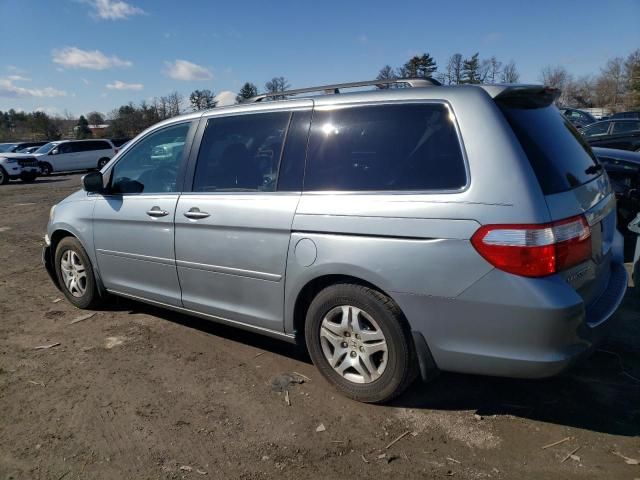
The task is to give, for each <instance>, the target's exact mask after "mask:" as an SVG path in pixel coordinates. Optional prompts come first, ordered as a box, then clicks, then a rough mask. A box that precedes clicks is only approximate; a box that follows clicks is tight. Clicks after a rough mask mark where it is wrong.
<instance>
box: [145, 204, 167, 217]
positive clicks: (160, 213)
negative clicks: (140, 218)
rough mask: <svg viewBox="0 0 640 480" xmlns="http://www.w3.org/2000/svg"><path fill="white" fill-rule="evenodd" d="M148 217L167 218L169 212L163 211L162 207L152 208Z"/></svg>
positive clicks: (148, 211)
mask: <svg viewBox="0 0 640 480" xmlns="http://www.w3.org/2000/svg"><path fill="white" fill-rule="evenodd" d="M147 215H149V216H150V217H154V218H159V217H166V216H167V215H169V212H167V211H166V210H162V209H161V208H160V207H151V210H147Z"/></svg>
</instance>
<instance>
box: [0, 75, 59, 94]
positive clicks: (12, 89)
mask: <svg viewBox="0 0 640 480" xmlns="http://www.w3.org/2000/svg"><path fill="white" fill-rule="evenodd" d="M66 95H67V92H65V91H63V90H58V89H57V88H53V87H45V88H25V87H21V86H19V85H14V83H13V81H12V80H11V79H10V78H0V97H5V98H19V97H38V98H43V97H64V96H66Z"/></svg>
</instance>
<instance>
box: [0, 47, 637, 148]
mask: <svg viewBox="0 0 640 480" xmlns="http://www.w3.org/2000/svg"><path fill="white" fill-rule="evenodd" d="M426 77H430V78H434V79H436V80H438V81H439V82H440V83H442V84H445V85H463V84H482V83H484V84H495V83H517V82H519V81H520V74H519V72H518V68H517V66H516V63H515V61H513V60H509V61H508V62H503V61H501V60H499V59H498V58H496V57H495V56H491V57H488V58H482V57H480V53H479V52H475V53H473V54H471V55H468V56H464V55H462V54H461V53H454V54H453V55H451V56H450V57H449V58H448V59H447V61H446V63H445V64H444V66H443V67H439V66H438V64H437V62H436V60H435V58H434V57H432V56H431V55H430V54H429V53H427V52H425V53H422V54H418V55H413V56H412V57H411V58H409V59H408V60H407V61H406V62H405V63H404V64H402V65H400V66H399V67H395V68H394V67H392V66H391V65H385V66H384V67H382V68H381V69H380V70H379V71H378V75H377V77H376V79H377V80H383V81H392V80H396V79H402V78H426ZM539 81H540V82H541V83H543V84H545V85H548V86H551V87H554V88H558V89H560V90H561V91H562V94H561V96H560V99H559V100H558V103H559V104H561V105H566V106H573V107H578V108H589V107H601V108H603V109H605V110H606V111H609V112H616V111H622V110H632V109H640V49H638V50H635V51H634V52H632V53H630V54H629V55H628V56H627V57H624V58H623V57H615V58H612V59H610V60H608V61H607V62H606V64H605V65H604V66H603V67H602V68H601V69H600V72H598V73H597V74H594V75H586V76H580V77H574V76H573V75H572V74H571V73H570V72H569V71H568V70H567V69H566V68H565V67H563V66H547V67H544V68H543V69H542V71H541V72H540V77H539ZM389 87H390V85H389V84H382V83H381V84H380V85H379V88H389ZM289 88H290V84H289V81H288V80H287V79H286V78H285V77H283V76H279V77H274V78H272V79H271V80H269V81H267V82H266V83H265V84H264V87H263V89H262V91H263V92H265V93H279V92H284V91H285V90H288V89H289ZM259 93H260V92H259V89H258V87H257V85H256V84H255V83H252V82H245V83H244V84H243V85H242V87H241V88H240V90H239V91H238V93H237V95H236V97H235V101H236V102H237V103H241V102H244V101H246V100H248V99H250V98H252V97H254V96H256V95H258V94H259ZM274 98H275V99H278V98H283V97H281V96H278V95H276V96H275V97H274ZM217 105H218V102H217V100H216V95H215V93H214V91H213V90H211V89H202V90H194V91H193V92H191V94H190V95H189V96H188V97H187V98H185V97H184V96H183V95H182V94H181V93H179V92H177V91H174V92H171V93H169V94H167V95H164V96H160V97H154V98H152V99H151V100H143V101H141V102H139V103H138V104H134V103H133V102H129V103H127V104H125V105H121V106H120V107H118V108H116V109H114V110H112V111H111V112H109V113H108V114H107V115H106V116H104V115H102V114H101V113H99V112H90V113H88V114H87V115H86V116H85V115H81V116H80V118H74V117H73V116H71V115H69V114H68V113H65V115H64V116H60V115H58V116H50V115H47V114H46V113H45V112H41V111H37V112H31V113H25V112H16V111H15V110H13V109H12V110H8V111H6V112H2V111H0V141H8V140H42V139H48V140H56V139H59V138H62V137H65V138H73V137H75V138H89V137H91V136H93V135H94V132H92V130H91V129H90V128H89V127H90V126H92V125H104V124H108V128H107V129H105V130H102V131H101V133H100V134H99V135H100V136H104V137H112V138H115V137H134V136H135V135H137V134H138V133H140V132H141V131H143V130H144V129H146V128H148V127H150V126H151V125H153V124H155V123H157V122H159V121H162V120H165V119H167V118H171V117H174V116H176V115H180V114H182V113H186V112H187V111H201V110H207V109H211V108H216V107H217Z"/></svg>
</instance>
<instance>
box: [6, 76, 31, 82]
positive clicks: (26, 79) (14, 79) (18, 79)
mask: <svg viewBox="0 0 640 480" xmlns="http://www.w3.org/2000/svg"><path fill="white" fill-rule="evenodd" d="M7 78H8V79H9V80H11V81H12V82H30V81H31V79H30V78H29V77H23V76H22V75H9V76H7Z"/></svg>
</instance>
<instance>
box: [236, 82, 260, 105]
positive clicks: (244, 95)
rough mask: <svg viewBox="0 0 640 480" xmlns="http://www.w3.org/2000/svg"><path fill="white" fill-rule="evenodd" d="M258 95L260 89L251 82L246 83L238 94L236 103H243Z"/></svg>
mask: <svg viewBox="0 0 640 480" xmlns="http://www.w3.org/2000/svg"><path fill="white" fill-rule="evenodd" d="M256 95H258V87H256V86H255V85H254V84H253V83H251V82H246V83H245V84H244V85H243V86H242V88H241V89H240V91H239V92H238V95H237V96H236V102H238V103H242V102H244V101H245V100H248V99H250V98H252V97H255V96H256Z"/></svg>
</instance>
